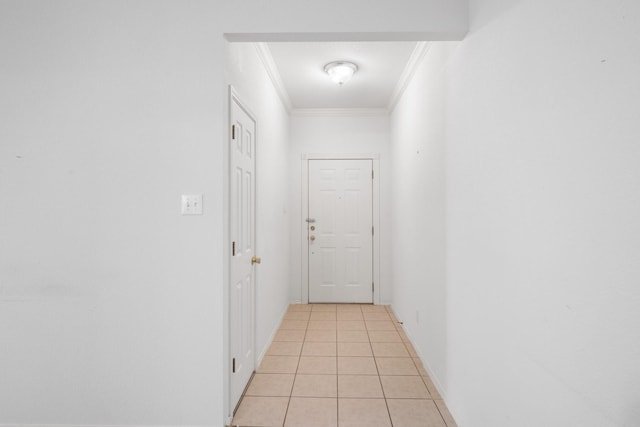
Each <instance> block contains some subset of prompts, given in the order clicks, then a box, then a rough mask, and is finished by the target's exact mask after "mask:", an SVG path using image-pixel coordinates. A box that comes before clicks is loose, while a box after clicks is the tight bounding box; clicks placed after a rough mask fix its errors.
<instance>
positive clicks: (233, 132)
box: [231, 125, 236, 139]
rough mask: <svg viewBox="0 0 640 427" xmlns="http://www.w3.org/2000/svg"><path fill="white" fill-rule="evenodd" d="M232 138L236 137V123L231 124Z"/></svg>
mask: <svg viewBox="0 0 640 427" xmlns="http://www.w3.org/2000/svg"><path fill="white" fill-rule="evenodd" d="M231 139H236V125H231Z"/></svg>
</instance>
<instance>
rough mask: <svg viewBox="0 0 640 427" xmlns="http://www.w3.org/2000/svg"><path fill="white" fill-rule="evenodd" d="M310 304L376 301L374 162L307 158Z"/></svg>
mask: <svg viewBox="0 0 640 427" xmlns="http://www.w3.org/2000/svg"><path fill="white" fill-rule="evenodd" d="M308 171H309V176H308V186H309V192H308V194H309V200H308V202H309V218H307V221H308V224H307V231H308V242H309V244H308V250H309V270H308V271H309V302H336V303H371V302H373V206H372V202H373V162H372V160H309V168H308Z"/></svg>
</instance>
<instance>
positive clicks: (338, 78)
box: [324, 61, 358, 86]
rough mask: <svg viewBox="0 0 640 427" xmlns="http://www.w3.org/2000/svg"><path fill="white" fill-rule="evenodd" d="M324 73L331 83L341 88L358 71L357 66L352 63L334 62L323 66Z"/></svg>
mask: <svg viewBox="0 0 640 427" xmlns="http://www.w3.org/2000/svg"><path fill="white" fill-rule="evenodd" d="M324 71H325V72H326V73H327V74H329V78H330V79H331V81H333V82H334V83H338V84H339V85H340V86H342V85H343V84H345V83H346V82H348V81H349V79H351V77H353V74H354V73H355V72H356V71H358V66H357V65H356V64H354V63H353V62H347V61H335V62H330V63H328V64H327V65H325V66H324Z"/></svg>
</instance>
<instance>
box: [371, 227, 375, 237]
mask: <svg viewBox="0 0 640 427" xmlns="http://www.w3.org/2000/svg"><path fill="white" fill-rule="evenodd" d="M374 233H375V232H374V231H373V226H372V227H371V235H372V236H373V235H374Z"/></svg>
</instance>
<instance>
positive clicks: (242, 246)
mask: <svg viewBox="0 0 640 427" xmlns="http://www.w3.org/2000/svg"><path fill="white" fill-rule="evenodd" d="M230 120H231V135H230V141H229V143H230V149H229V153H230V164H229V172H230V173H229V175H230V176H229V178H230V179H229V181H230V182H229V203H230V211H229V225H230V230H229V234H230V240H231V248H230V250H231V258H230V259H231V262H230V263H231V265H230V278H231V280H230V281H231V289H230V292H229V298H230V302H229V321H230V335H229V341H230V359H231V364H232V365H231V379H230V388H231V391H230V399H231V402H230V403H231V408H232V409H233V408H235V407H236V405H237V403H238V401H239V400H240V397H241V396H242V392H243V391H244V388H245V387H246V385H247V383H248V382H249V379H250V378H251V375H252V374H253V371H254V369H255V287H254V272H253V270H254V269H253V264H252V260H251V259H252V257H253V256H254V255H255V205H256V202H255V197H256V195H255V183H256V177H255V168H256V159H255V152H256V151H255V150H256V145H255V144H256V142H255V135H256V123H255V120H254V119H253V118H252V117H251V116H250V115H249V114H248V113H247V111H245V110H244V109H243V108H242V106H241V105H240V104H239V103H238V101H237V99H235V97H233V96H232V99H231V109H230Z"/></svg>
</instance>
